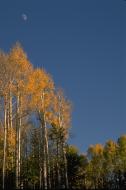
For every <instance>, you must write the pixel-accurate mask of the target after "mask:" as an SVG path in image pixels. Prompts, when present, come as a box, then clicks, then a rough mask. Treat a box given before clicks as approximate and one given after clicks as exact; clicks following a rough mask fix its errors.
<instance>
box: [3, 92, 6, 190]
mask: <svg viewBox="0 0 126 190" xmlns="http://www.w3.org/2000/svg"><path fill="white" fill-rule="evenodd" d="M6 147H7V98H6V96H5V100H4V152H3V189H5V173H6Z"/></svg>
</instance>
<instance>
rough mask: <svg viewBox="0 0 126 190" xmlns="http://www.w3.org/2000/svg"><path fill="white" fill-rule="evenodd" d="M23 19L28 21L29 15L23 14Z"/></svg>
mask: <svg viewBox="0 0 126 190" xmlns="http://www.w3.org/2000/svg"><path fill="white" fill-rule="evenodd" d="M22 19H23V20H24V21H27V19H28V17H27V15H26V14H24V13H23V14H22Z"/></svg>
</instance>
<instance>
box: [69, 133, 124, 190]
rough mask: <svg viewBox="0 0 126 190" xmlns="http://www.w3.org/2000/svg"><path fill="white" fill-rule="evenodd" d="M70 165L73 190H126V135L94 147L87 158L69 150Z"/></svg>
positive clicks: (90, 149) (75, 149)
mask: <svg viewBox="0 0 126 190" xmlns="http://www.w3.org/2000/svg"><path fill="white" fill-rule="evenodd" d="M67 161H68V181H69V188H70V189H121V190H122V189H126V135H123V136H121V137H119V138H118V140H117V142H114V141H113V140H108V141H107V142H106V143H105V145H104V146H103V145H102V144H96V145H91V146H90V147H89V148H88V150H87V153H85V154H79V151H78V149H77V148H76V147H74V146H69V147H68V148H67Z"/></svg>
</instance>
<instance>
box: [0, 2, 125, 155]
mask: <svg viewBox="0 0 126 190" xmlns="http://www.w3.org/2000/svg"><path fill="white" fill-rule="evenodd" d="M16 41H19V42H20V43H21V44H22V46H23V48H24V50H25V51H26V52H27V55H28V57H29V59H30V61H31V62H32V64H33V65H34V66H35V67H42V68H43V67H44V68H45V69H46V71H47V72H49V73H50V74H51V75H52V76H53V79H54V81H55V84H56V86H57V87H62V88H63V89H64V91H65V94H66V96H67V97H68V99H70V100H71V101H72V103H73V112H72V127H71V130H70V139H69V143H70V144H73V145H76V146H77V147H79V149H80V150H81V152H85V151H86V150H87V149H88V147H89V145H91V144H96V143H102V144H104V143H105V142H106V141H107V140H108V139H113V140H117V138H118V137H119V136H120V135H122V134H126V53H125V52H126V1H124V0H95V1H94V0H76V1H75V0H69V1H68V0H64V1H59V0H53V1H51V0H48V1H42V0H11V1H10V0H0V49H3V50H4V51H9V50H10V48H11V47H12V46H13V45H14V44H15V42H16Z"/></svg>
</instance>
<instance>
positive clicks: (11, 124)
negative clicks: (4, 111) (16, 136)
mask: <svg viewBox="0 0 126 190" xmlns="http://www.w3.org/2000/svg"><path fill="white" fill-rule="evenodd" d="M12 101H13V100H12V93H11V91H10V95H9V125H10V137H11V140H12V128H13V122H12V114H13V113H12ZM11 154H12V159H11V167H12V169H13V167H14V149H13V148H12V153H11Z"/></svg>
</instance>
